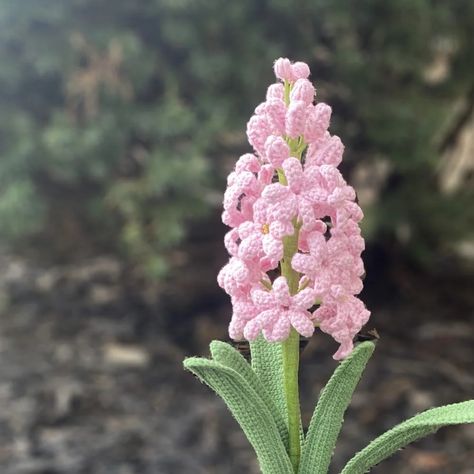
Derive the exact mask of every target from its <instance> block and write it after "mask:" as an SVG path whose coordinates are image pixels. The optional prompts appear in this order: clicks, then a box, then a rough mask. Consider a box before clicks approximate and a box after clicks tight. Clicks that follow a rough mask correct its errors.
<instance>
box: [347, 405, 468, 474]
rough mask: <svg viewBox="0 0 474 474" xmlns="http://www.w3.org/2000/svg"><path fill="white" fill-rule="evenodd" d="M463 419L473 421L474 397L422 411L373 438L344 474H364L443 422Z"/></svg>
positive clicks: (454, 422) (455, 423)
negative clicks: (473, 398)
mask: <svg viewBox="0 0 474 474" xmlns="http://www.w3.org/2000/svg"><path fill="white" fill-rule="evenodd" d="M463 423H474V400H469V401H467V402H461V403H454V404H452V405H446V406H442V407H439V408H433V409H431V410H428V411H425V412H423V413H420V414H419V415H416V416H414V417H413V418H410V419H409V420H406V421H404V422H403V423H400V424H399V425H397V426H395V428H392V429H391V430H390V431H387V432H386V433H384V434H383V435H381V436H379V437H378V438H376V439H374V440H373V441H372V442H371V443H370V444H369V445H368V446H367V447H366V448H364V449H363V450H362V451H360V452H359V453H357V454H356V455H355V456H354V457H353V458H352V459H351V460H350V461H349V462H348V463H347V465H346V467H345V468H344V469H343V470H342V473H341V474H363V473H365V472H367V471H369V470H370V469H371V468H372V467H374V466H375V465H376V464H378V463H379V462H381V461H383V460H384V459H387V458H388V457H390V456H391V455H392V454H393V453H394V452H396V451H397V450H398V449H400V448H403V447H404V446H406V445H408V444H410V443H412V442H413V441H416V440H417V439H420V438H422V437H424V436H427V435H429V434H431V433H434V432H435V431H437V430H438V429H439V428H441V427H443V426H447V425H459V424H463Z"/></svg>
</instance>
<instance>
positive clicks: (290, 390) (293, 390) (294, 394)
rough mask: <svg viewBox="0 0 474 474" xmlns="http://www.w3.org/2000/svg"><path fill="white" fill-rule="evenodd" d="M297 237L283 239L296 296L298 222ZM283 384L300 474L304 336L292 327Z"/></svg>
mask: <svg viewBox="0 0 474 474" xmlns="http://www.w3.org/2000/svg"><path fill="white" fill-rule="evenodd" d="M294 227H295V231H294V233H293V235H290V236H288V237H285V238H284V239H283V248H284V253H283V259H282V261H281V274H282V275H283V276H284V277H285V278H286V280H287V282H288V287H289V289H290V293H291V294H292V295H294V294H296V293H297V292H298V284H299V274H298V273H297V272H295V271H294V270H293V268H292V267H291V259H292V258H293V256H294V255H295V253H296V252H297V250H298V237H299V227H298V226H297V225H296V223H294ZM282 363H283V384H284V388H285V398H286V408H287V412H288V435H289V443H290V446H289V454H290V460H291V464H292V466H293V469H294V471H295V472H298V467H299V462H300V454H301V437H300V433H301V410H300V399H299V389H298V371H299V364H300V335H299V334H298V333H297V332H296V331H295V330H294V329H293V328H292V329H291V331H290V335H289V337H288V339H287V340H286V341H285V342H283V344H282Z"/></svg>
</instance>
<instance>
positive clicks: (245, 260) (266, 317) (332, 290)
mask: <svg viewBox="0 0 474 474" xmlns="http://www.w3.org/2000/svg"><path fill="white" fill-rule="evenodd" d="M274 71H275V75H276V77H277V79H279V80H281V81H282V82H277V83H276V84H272V85H270V86H269V87H268V89H267V93H266V100H265V101H264V102H262V103H261V104H259V105H258V106H257V107H256V108H255V113H254V115H253V116H252V117H251V118H250V120H249V122H248V124H247V137H248V140H249V143H250V145H251V146H252V147H253V151H254V153H246V154H245V155H242V156H241V157H240V158H239V160H238V161H237V163H236V166H235V169H234V170H233V171H232V172H231V173H230V175H229V177H228V179H227V185H228V187H227V190H226V191H225V193H224V212H223V214H222V220H223V222H224V223H225V224H227V225H228V226H229V227H231V230H230V231H229V232H228V233H227V234H226V236H225V239H224V242H225V246H226V248H227V250H228V252H229V254H230V256H231V257H230V260H229V263H228V264H227V265H225V266H224V268H223V269H222V270H221V271H220V273H219V276H218V283H219V285H220V286H221V287H222V288H223V289H224V290H225V291H226V292H227V293H228V294H229V295H230V297H231V301H232V306H233V313H232V319H231V323H230V326H229V334H230V336H231V337H232V338H234V339H242V338H246V339H248V340H254V339H255V338H256V337H258V336H259V335H260V334H261V335H263V337H264V338H265V339H266V340H267V341H270V342H277V341H283V340H285V339H286V338H287V337H288V336H289V334H290V331H292V330H295V331H297V332H298V333H299V334H301V335H302V336H305V337H309V336H311V335H312V334H313V332H314V327H315V322H317V323H318V324H319V326H320V328H321V330H322V331H323V332H326V333H328V334H330V335H331V336H332V337H333V338H334V339H335V340H336V341H337V342H339V343H340V344H341V346H340V349H339V350H338V351H337V352H336V354H335V355H334V357H335V358H343V357H345V356H347V354H349V352H350V351H351V350H352V339H353V337H354V336H355V334H356V333H357V332H358V331H359V330H360V328H361V327H362V325H363V324H365V322H366V321H367V319H368V317H369V315H370V312H369V311H368V310H367V309H365V306H364V304H363V303H362V302H361V301H360V300H359V299H358V298H357V297H356V296H355V295H357V294H359V293H360V291H361V290H362V276H363V274H364V265H363V262H362V259H361V253H362V251H363V250H364V240H363V238H362V237H361V234H360V228H359V222H360V220H361V219H362V217H363V213H362V210H361V209H360V207H359V206H358V205H357V203H356V202H355V197H356V195H355V191H354V189H353V188H352V187H351V186H349V185H348V184H347V183H346V181H345V180H344V178H343V176H342V174H341V173H340V171H339V170H338V169H337V166H338V165H339V164H340V162H341V160H342V155H343V152H344V145H343V144H342V142H341V140H340V138H339V137H337V136H335V135H331V134H330V133H329V131H328V128H329V123H330V119H331V107H329V106H328V105H327V104H324V103H321V102H320V103H315V102H314V98H315V95H316V90H315V88H314V86H313V85H312V84H311V82H310V81H309V80H308V76H309V73H310V71H309V67H308V66H307V65H306V64H305V63H302V62H296V63H292V62H291V61H290V60H289V59H286V58H280V59H278V60H277V61H275V64H274ZM269 272H271V273H269ZM278 272H280V274H278ZM275 273H277V275H276V276H275ZM272 280H274V281H273V284H272V283H271V282H272ZM298 282H299V283H300V285H301V286H300V287H299V288H298V289H296V290H294V291H290V288H292V289H295V287H296V286H298V284H297V283H298ZM315 303H317V304H318V305H319V307H318V308H317V309H316V310H315V311H314V312H313V313H311V312H310V309H311V310H312V309H313V308H312V307H313V306H314V305H315Z"/></svg>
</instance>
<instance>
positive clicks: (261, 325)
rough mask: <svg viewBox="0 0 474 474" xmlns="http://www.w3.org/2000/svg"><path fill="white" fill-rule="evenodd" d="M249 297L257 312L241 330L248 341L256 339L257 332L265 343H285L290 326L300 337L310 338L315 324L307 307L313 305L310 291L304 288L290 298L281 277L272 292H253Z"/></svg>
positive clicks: (311, 290) (285, 283)
mask: <svg viewBox="0 0 474 474" xmlns="http://www.w3.org/2000/svg"><path fill="white" fill-rule="evenodd" d="M251 298H252V301H253V303H254V307H255V309H256V310H257V311H256V316H255V317H254V318H253V319H251V320H250V321H249V322H248V323H247V324H246V326H245V329H244V336H245V337H246V339H248V340H249V341H253V340H255V339H256V338H257V336H258V335H259V334H260V332H263V335H264V337H265V338H266V339H267V340H268V341H272V342H280V341H284V340H285V339H286V338H287V337H288V335H289V332H290V328H291V327H292V326H293V327H294V328H295V329H296V330H297V331H298V332H299V333H300V334H301V335H302V336H305V337H310V336H312V334H313V332H314V323H313V321H312V319H313V316H312V314H311V313H310V312H309V311H308V308H310V307H311V306H313V303H314V290H313V289H311V288H306V289H304V290H301V291H299V292H298V293H296V295H294V296H292V295H291V294H290V289H289V287H288V283H287V281H286V278H285V277H282V276H280V277H278V278H277V279H276V280H275V281H274V282H273V285H272V290H271V291H265V290H261V289H258V288H257V289H254V290H253V291H252V293H251Z"/></svg>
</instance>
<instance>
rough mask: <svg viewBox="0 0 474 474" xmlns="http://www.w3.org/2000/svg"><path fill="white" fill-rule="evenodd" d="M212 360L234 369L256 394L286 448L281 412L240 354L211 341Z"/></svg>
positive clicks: (227, 346)
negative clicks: (272, 420)
mask: <svg viewBox="0 0 474 474" xmlns="http://www.w3.org/2000/svg"><path fill="white" fill-rule="evenodd" d="M210 349H211V355H212V358H213V359H214V360H215V361H216V362H219V363H220V364H222V365H225V366H226V367H230V368H231V369H234V370H235V371H236V372H237V373H238V374H240V375H241V376H242V377H243V378H244V379H245V380H246V381H247V382H248V384H249V385H250V386H251V387H252V388H253V389H254V390H255V392H257V394H258V395H259V396H260V398H261V399H262V400H263V402H264V403H265V404H266V405H267V407H268V409H269V411H270V413H271V414H272V416H273V418H274V420H275V424H276V426H277V428H278V432H279V433H280V438H281V440H282V441H283V444H284V445H285V448H288V425H287V422H286V420H285V419H284V418H283V416H282V414H281V411H280V410H278V409H277V408H276V405H275V402H274V400H273V399H272V397H271V396H270V394H269V393H268V391H267V389H266V387H265V386H264V385H263V383H262V382H261V380H260V379H259V378H258V376H257V374H256V373H255V372H254V371H253V370H252V367H250V364H249V363H248V362H247V361H246V360H245V358H244V357H243V356H242V354H241V353H240V352H239V351H237V350H236V349H234V348H233V347H232V346H231V345H230V344H226V343H225V342H222V341H212V342H211V345H210Z"/></svg>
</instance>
